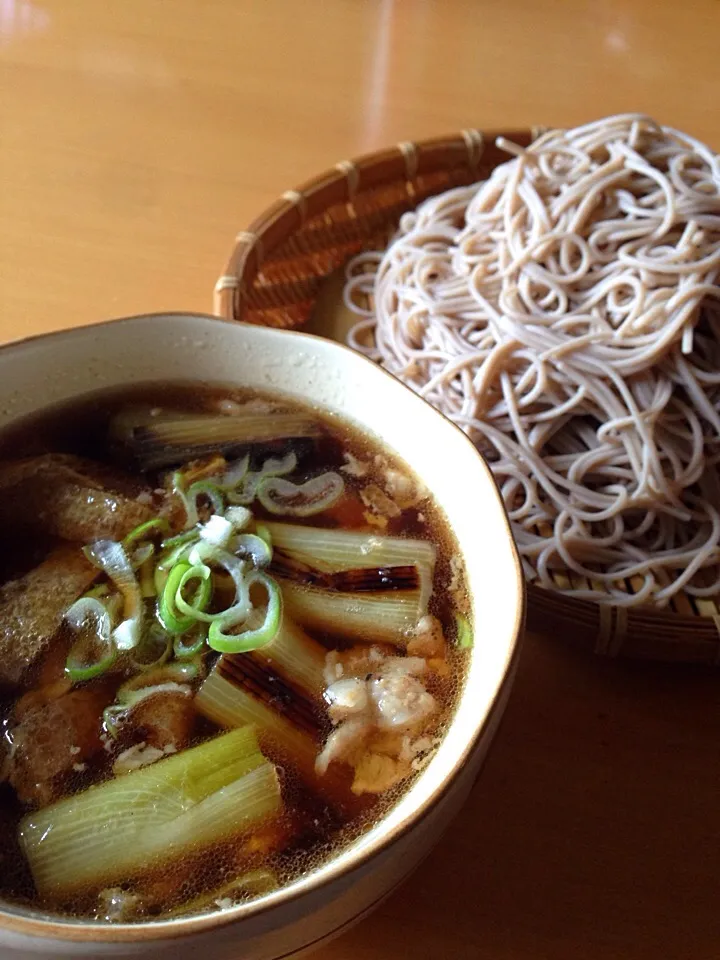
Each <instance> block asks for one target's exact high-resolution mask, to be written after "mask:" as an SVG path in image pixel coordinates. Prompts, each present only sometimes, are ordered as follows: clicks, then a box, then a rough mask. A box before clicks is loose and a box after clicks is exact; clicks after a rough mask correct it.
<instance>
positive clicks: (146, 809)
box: [19, 726, 282, 900]
mask: <svg viewBox="0 0 720 960" xmlns="http://www.w3.org/2000/svg"><path fill="white" fill-rule="evenodd" d="M281 807H282V801H281V795H280V785H279V782H278V778H277V774H276V772H275V768H274V767H273V765H272V764H270V763H268V762H267V761H266V760H265V758H264V756H263V754H262V753H261V752H260V748H259V746H258V742H257V737H256V735H255V731H254V730H253V729H252V727H247V726H246V727H243V728H241V729H238V730H233V731H231V732H230V733H227V734H223V735H221V736H219V737H216V738H215V739H213V740H210V741H208V742H207V743H203V744H201V745H200V746H198V747H194V748H193V749H191V750H187V751H185V752H183V753H180V754H177V755H175V756H172V757H168V758H167V759H165V760H160V761H158V762H157V763H155V764H152V765H151V766H149V767H145V768H142V769H139V770H135V771H133V772H131V773H128V774H125V775H124V776H122V777H120V778H118V779H114V780H110V781H108V782H106V783H103V784H100V785H98V786H95V787H90V789H88V790H86V791H84V792H83V793H79V794H77V795H75V796H72V797H68V798H66V799H64V800H60V801H59V802H58V803H54V804H52V805H51V806H48V807H45V808H44V809H42V810H38V811H35V812H33V813H29V814H27V816H25V817H24V818H23V819H22V821H21V822H20V827H19V836H20V843H21V845H22V849H23V851H24V853H25V856H26V858H27V861H28V863H29V865H30V869H31V871H32V874H33V879H34V881H35V886H36V888H37V890H38V893H39V894H40V895H41V896H43V897H49V898H51V899H55V900H63V899H65V898H68V897H70V896H72V895H73V894H75V893H77V892H81V891H84V890H91V889H93V888H95V887H99V886H101V885H105V884H108V883H114V882H118V881H123V880H127V879H128V878H131V877H134V876H138V875H140V874H143V873H145V872H147V871H149V870H153V869H155V868H157V867H159V866H161V865H163V864H165V863H168V862H172V861H173V860H176V859H179V858H181V857H183V856H187V855H188V854H189V853H192V852H197V851H199V850H202V849H204V848H206V847H209V846H211V845H212V844H215V843H218V842H221V841H224V840H230V839H233V838H235V837H236V836H239V835H241V834H243V833H245V832H246V831H248V830H252V829H254V828H255V827H256V826H257V825H258V824H259V823H262V822H263V821H264V820H266V819H267V818H269V817H271V816H274V815H276V814H277V813H279V812H280V810H281Z"/></svg>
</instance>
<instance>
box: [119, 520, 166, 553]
mask: <svg viewBox="0 0 720 960" xmlns="http://www.w3.org/2000/svg"><path fill="white" fill-rule="evenodd" d="M169 529H170V524H169V523H168V522H167V520H166V519H165V517H154V518H153V519H152V520H146V521H145V523H141V524H139V526H137V527H135V529H134V530H131V531H130V533H129V534H128V535H127V536H126V537H125V539H124V540H123V542H122V545H123V547H124V549H125V550H128V549H129V548H130V547H131V546H132V545H133V544H135V543H137V542H138V541H139V540H145V539H147V538H148V537H150V536H155V535H157V534H158V533H167V532H168V530H169Z"/></svg>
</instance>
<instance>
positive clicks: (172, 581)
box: [158, 562, 195, 634]
mask: <svg viewBox="0 0 720 960" xmlns="http://www.w3.org/2000/svg"><path fill="white" fill-rule="evenodd" d="M189 569H190V564H189V563H182V562H180V563H176V564H175V566H174V567H173V568H172V570H171V571H170V573H169V574H168V578H167V581H166V583H165V586H164V588H163V592H162V594H161V595H160V603H159V605H158V617H159V619H160V623H161V624H162V625H163V627H165V629H166V630H167V631H168V632H169V633H173V634H179V633H184V632H185V631H186V630H189V629H190V627H191V626H192V625H193V623H194V622H195V621H194V620H193V619H192V618H191V617H179V616H178V615H177V613H176V611H175V594H176V593H177V588H178V587H179V585H180V581H181V580H182V577H183V574H184V573H185V571H186V570H189Z"/></svg>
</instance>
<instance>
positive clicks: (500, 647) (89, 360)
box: [0, 314, 524, 960]
mask: <svg viewBox="0 0 720 960" xmlns="http://www.w3.org/2000/svg"><path fill="white" fill-rule="evenodd" d="M177 379H180V380H196V381H206V382H212V383H216V384H229V385H235V386H240V385H241V386H245V387H251V388H257V389H263V390H275V391H279V392H282V393H285V394H287V395H291V396H294V397H296V398H300V399H303V400H305V401H309V402H311V403H313V404H316V405H317V406H318V407H319V408H320V409H322V410H325V411H329V412H332V413H336V414H339V415H340V416H341V417H342V418H343V419H345V420H346V421H348V422H350V423H354V424H356V425H357V426H359V427H360V428H362V429H363V430H364V431H365V432H367V433H369V434H372V435H374V436H375V437H376V438H377V439H378V440H379V441H380V442H381V443H383V444H386V445H387V446H388V447H390V448H391V449H392V450H394V451H395V452H396V453H397V454H399V456H401V457H402V458H403V459H404V460H405V461H406V462H407V463H408V464H409V465H410V466H411V467H412V468H413V469H414V470H415V471H416V472H417V473H418V474H419V475H420V476H421V477H422V478H423V480H424V481H425V483H426V484H427V485H428V487H429V488H430V490H431V491H432V492H433V494H434V496H435V499H436V501H437V503H438V504H439V505H440V506H441V508H442V509H443V510H444V512H445V514H446V515H447V518H448V521H449V523H450V525H451V527H452V528H453V530H454V531H455V533H456V535H457V538H458V541H459V544H460V547H461V550H462V553H463V555H464V558H465V563H466V569H467V574H468V582H469V586H470V590H471V593H472V596H473V607H474V611H473V612H474V618H475V623H476V625H477V638H476V643H475V647H474V649H473V651H472V657H471V663H470V667H469V673H468V679H467V683H466V687H465V690H464V692H463V694H462V697H461V700H460V704H459V706H458V710H457V714H456V717H455V719H454V721H453V723H452V725H451V727H450V729H449V731H448V733H447V736H446V738H445V740H444V742H443V744H442V746H441V747H440V749H439V750H438V753H437V755H436V756H435V757H434V758H433V760H432V762H431V763H430V764H429V765H428V767H427V768H426V770H425V771H424V772H423V774H422V775H421V776H420V777H419V778H418V780H417V782H416V783H415V784H414V785H413V787H412V788H411V789H410V790H409V791H408V793H407V794H406V795H405V796H404V797H403V799H402V800H401V801H400V803H399V804H398V805H397V807H395V808H394V809H393V810H392V811H391V813H390V814H389V815H388V816H387V817H386V818H385V819H384V820H383V821H382V822H381V823H380V824H379V825H378V826H377V827H375V828H374V829H373V830H371V831H369V832H368V833H367V834H366V835H365V836H364V837H363V838H361V840H359V841H358V842H357V843H356V844H354V845H353V846H352V847H351V848H349V849H348V850H346V851H345V852H343V854H342V855H341V856H339V857H337V858H336V859H335V860H333V861H332V862H331V863H330V864H328V865H326V866H324V867H322V868H320V869H319V870H317V871H315V872H314V873H311V874H309V875H308V876H306V877H305V878H303V879H302V880H300V881H298V882H296V883H295V884H293V885H291V886H290V887H286V888H284V889H283V890H281V891H278V892H276V893H273V894H270V895H268V896H266V897H264V898H262V899H261V900H259V901H258V902H257V903H253V904H248V905H245V906H240V907H237V908H233V909H232V910H229V911H226V912H223V913H215V914H210V915H208V916H204V917H200V918H189V919H180V920H173V921H162V922H155V923H151V924H144V925H142V926H137V925H135V926H132V925H120V926H113V927H108V926H101V925H98V924H90V923H75V922H72V923H71V922H67V923H65V922H58V921H57V920H53V919H52V918H43V917H42V916H41V915H39V914H29V913H27V912H21V911H18V910H14V909H12V908H9V907H8V908H6V909H4V910H2V911H0V955H2V957H3V958H7V960H13V958H21V957H27V956H28V955H32V954H34V955H35V956H37V955H41V956H43V957H62V956H65V957H67V956H72V957H86V958H87V957H151V956H152V957H155V956H165V955H166V952H167V955H171V956H172V957H173V958H174V960H190V958H194V957H196V956H197V953H196V951H197V950H198V949H200V950H203V949H205V950H210V951H211V953H209V954H207V955H208V956H210V955H211V956H212V957H213V960H231V958H232V960H239V958H244V960H273V958H280V957H285V956H287V955H289V954H291V953H294V952H295V951H298V950H302V949H304V948H307V947H310V946H314V945H316V944H318V943H319V942H320V941H322V940H324V939H325V938H328V937H331V936H333V935H335V934H337V933H339V932H340V931H341V930H343V929H345V928H346V927H347V926H348V925H350V924H351V923H352V922H354V921H355V920H357V919H359V918H360V917H362V916H363V915H365V914H366V913H367V912H369V911H370V910H371V909H373V908H374V907H375V906H376V905H377V904H378V903H379V902H380V901H381V900H382V899H383V898H384V897H385V896H387V895H388V894H389V893H390V892H392V890H393V889H394V888H395V887H396V886H397V885H398V884H399V883H400V882H401V881H402V880H403V879H404V878H405V877H406V876H407V875H408V874H409V873H410V872H411V871H412V870H413V869H414V868H415V867H416V866H417V864H418V863H420V861H421V860H422V859H423V858H424V857H425V856H426V855H427V854H428V853H429V851H430V850H431V849H432V847H433V846H434V844H435V843H436V842H437V840H438V839H439V837H440V835H441V833H442V831H443V830H444V829H445V827H446V826H447V825H448V823H449V821H450V819H451V818H452V817H453V815H454V814H455V813H456V812H457V810H458V808H459V807H460V805H461V804H462V803H463V801H464V800H465V798H466V797H467V794H468V792H469V790H470V788H471V786H472V784H473V782H474V780H475V778H476V776H477V774H478V771H479V769H480V765H481V762H482V759H483V757H484V755H485V753H486V751H487V748H488V746H489V744H490V741H491V739H492V736H493V734H494V732H495V729H496V727H497V724H498V722H499V720H500V716H501V714H502V712H503V709H504V705H505V701H506V698H507V695H508V692H509V687H510V681H511V678H512V673H513V668H514V663H515V659H516V653H517V642H518V636H519V632H520V629H521V625H522V621H523V613H524V594H523V582H522V576H521V572H520V566H519V563H518V559H517V556H516V553H515V548H514V545H513V541H512V537H511V534H510V529H509V525H508V522H507V519H506V516H505V511H504V509H503V506H502V502H501V500H500V497H499V494H498V492H497V490H496V487H495V484H494V481H493V480H492V477H491V475H490V472H489V470H488V469H487V467H486V465H485V463H484V462H483V460H482V459H481V457H480V456H479V454H478V453H477V451H476V450H475V448H474V447H473V446H472V444H471V443H470V442H469V441H468V440H467V438H466V437H465V436H464V435H463V434H462V433H461V431H460V430H458V429H457V428H456V427H455V426H453V425H452V424H451V423H450V422H449V421H448V420H446V419H445V418H444V417H442V416H441V415H440V414H439V413H437V412H436V411H435V410H433V409H432V408H431V407H430V406H429V405H428V404H426V403H425V402H424V401H423V400H421V399H420V398H419V397H417V396H416V395H415V394H413V393H412V392H411V391H410V390H408V389H406V388H405V387H404V386H402V385H401V384H400V383H399V382H398V381H396V380H395V379H394V378H392V377H390V376H389V375H388V374H386V373H384V372H383V371H382V370H380V369H379V368H378V367H376V366H375V365H374V364H372V363H370V362H369V361H367V360H365V359H364V358H362V357H360V356H358V355H357V354H355V353H353V352H352V351H350V350H348V349H346V348H344V347H342V346H340V345H338V344H335V343H332V342H330V341H327V340H323V339H319V338H316V337H311V336H308V335H306V334H299V333H288V332H284V331H278V330H270V329H266V328H262V327H257V326H248V325H244V324H237V323H225V322H223V321H221V320H218V319H217V318H211V317H203V316H197V315H190V314H159V315H155V316H145V317H133V318H129V319H125V320H119V321H114V322H109V323H104V324H99V325H96V326H92V327H83V328H80V329H76V330H68V331H63V332H60V333H53V334H49V335H47V336H42V337H37V338H34V339H30V340H25V341H20V342H17V343H11V344H7V345H5V346H3V347H0V428H1V427H2V426H4V425H6V424H7V423H9V422H11V421H13V420H15V419H17V418H19V417H22V416H25V415H27V414H30V413H32V412H34V411H37V410H40V409H42V408H44V407H47V406H48V405H51V404H55V403H59V402H63V401H67V400H69V399H72V398H74V397H78V396H80V395H82V394H85V393H88V392H91V391H94V390H97V389H100V388H107V387H120V386H124V385H130V384H134V383H141V382H147V381H162V380H177Z"/></svg>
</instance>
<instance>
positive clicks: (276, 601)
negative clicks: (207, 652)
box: [208, 571, 282, 653]
mask: <svg viewBox="0 0 720 960" xmlns="http://www.w3.org/2000/svg"><path fill="white" fill-rule="evenodd" d="M246 584H247V588H248V592H249V591H250V588H251V587H253V586H256V585H258V586H262V587H264V589H265V591H266V593H267V597H268V602H267V608H266V610H265V620H264V621H263V623H262V624H261V626H259V627H257V628H256V629H255V630H246V631H244V632H243V633H239V634H229V633H225V632H224V631H225V630H227V629H228V628H230V627H233V626H237V624H238V623H241V622H242V621H241V620H237V619H235V617H234V616H232V615H229V614H230V611H228V615H227V616H225V617H222V618H220V619H219V620H215V621H214V622H213V623H211V624H210V631H209V633H208V644H209V646H210V647H212V649H213V650H217V651H219V652H220V653H249V652H250V651H251V650H258V649H259V648H260V647H264V646H265V644H266V643H270V641H271V640H273V639H274V637H275V635H276V634H277V632H278V630H279V629H280V621H281V619H282V596H281V594H280V588H279V587H278V585H277V584H276V583H275V581H274V580H271V579H270V577H268V576H267V575H266V574H264V573H260V572H257V571H256V572H254V573H251V574H250V575H249V576H248V577H247V578H246Z"/></svg>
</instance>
